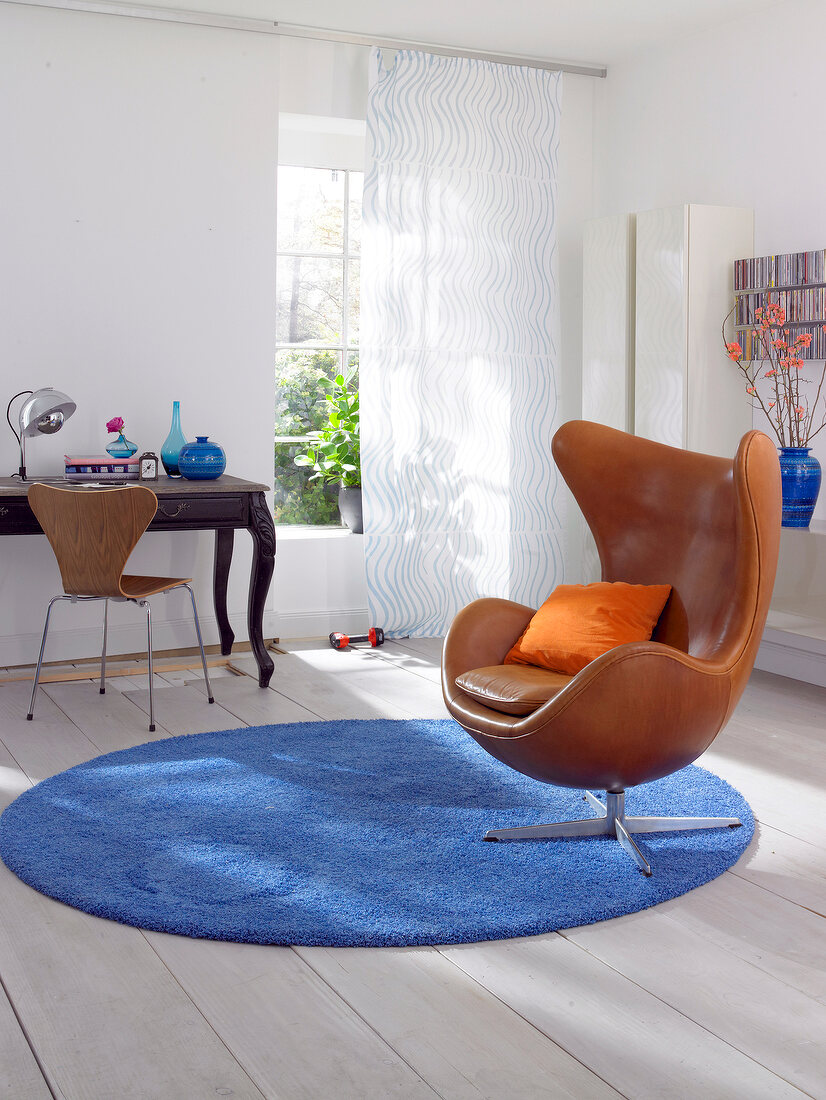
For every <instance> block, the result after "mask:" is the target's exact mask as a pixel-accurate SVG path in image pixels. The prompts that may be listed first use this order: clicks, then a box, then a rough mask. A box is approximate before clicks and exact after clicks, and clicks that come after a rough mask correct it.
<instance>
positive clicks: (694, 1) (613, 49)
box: [138, 0, 784, 65]
mask: <svg viewBox="0 0 826 1100" xmlns="http://www.w3.org/2000/svg"><path fill="white" fill-rule="evenodd" d="M138 2H143V0H138ZM147 2H148V3H150V4H152V5H153V6H155V7H170V8H189V9H191V10H200V11H209V12H221V13H222V14H225V15H235V16H240V15H243V16H249V17H252V18H257V19H271V20H276V21H278V22H282V23H298V24H302V25H305V26H313V27H324V28H328V29H332V30H343V31H350V32H356V33H360V34H368V35H369V34H374V35H378V36H383V37H393V38H408V39H413V40H416V41H419V42H426V43H431V44H434V45H437V44H438V45H450V46H459V47H465V48H468V49H478V50H488V51H493V52H496V53H517V54H525V55H529V56H532V57H544V58H552V59H555V60H564V61H582V62H588V63H592V64H608V65H610V64H612V63H616V62H617V61H620V60H622V59H624V58H627V57H629V56H630V55H632V54H634V53H636V52H638V51H640V50H642V49H648V48H651V47H653V46H656V45H657V44H658V43H666V42H668V41H669V40H673V39H676V38H683V37H685V36H687V35H691V34H694V33H696V32H698V31H703V30H706V29H709V28H713V27H715V26H719V25H720V24H722V23H726V22H729V21H730V20H736V19H741V20H743V21H744V22H745V21H746V20H747V19H748V17H749V15H750V14H751V13H753V12H755V11H759V10H762V9H765V8H770V7H774V6H776V5H777V4H778V3H779V2H784V0H147Z"/></svg>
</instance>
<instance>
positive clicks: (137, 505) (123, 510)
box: [26, 483, 214, 731]
mask: <svg viewBox="0 0 826 1100" xmlns="http://www.w3.org/2000/svg"><path fill="white" fill-rule="evenodd" d="M28 500H29V506H30V508H31V510H32V511H33V512H34V514H35V516H36V517H37V521H38V523H39V524H40V526H41V527H42V528H43V531H44V533H45V535H46V538H47V539H48V540H49V543H50V544H51V547H52V550H53V551H54V555H55V557H56V558H57V564H58V566H59V567H60V576H61V579H62V581H63V592H64V594H63V595H62V596H53V597H52V599H51V600H50V601H49V607H48V610H47V611H46V623H45V625H44V627H43V639H42V641H41V643H40V655H39V656H38V658H37V671H36V673H35V677H34V685H33V686H32V697H31V702H30V703H29V713H28V714H27V715H26V717H27V718H28V720H29V721H31V719H32V717H33V714H34V701H35V697H36V695H37V688H38V686H39V683H40V670H41V667H42V665H43V654H44V652H45V650H46V636H47V634H48V632H49V617H50V615H51V613H52V607H53V606H54V604H55V603H56V602H57V601H58V600H69V601H70V602H71V603H77V602H78V601H80V600H84V601H85V600H103V649H102V651H101V657H100V694H101V695H103V694H105V692H106V631H107V626H108V618H109V600H116V601H118V602H119V603H134V604H137V605H138V606H139V607H143V608H145V609H146V637H147V653H148V657H149V729H150V730H151V731H154V729H155V705H154V694H153V687H152V679H153V675H152V673H153V669H152V613H151V610H150V607H149V601H148V599H147V597H148V596H154V595H157V594H158V593H159V592H171V591H172V589H173V588H185V589H186V590H187V591H188V592H189V598H190V600H191V601H192V615H193V618H194V620H195V632H196V634H197V635H198V647H199V649H200V650H201V663H202V665H203V669H204V681H205V682H206V688H207V697H208V699H209V702H210V703H212V702H214V699H213V697H212V687H211V685H210V682H209V673H208V671H207V664H206V657H205V655H204V644H203V641H202V639H201V625H200V623H199V621H198V609H197V607H196V606H195V594H194V593H193V591H192V588H191V586H190V581H191V578H190V577H144V576H131V575H127V574H125V573H124V571H123V570H124V568H125V566H126V562H127V559H128V558H129V555H130V554H131V553H132V551H133V550H134V548H135V546H136V545H137V543H138V540H139V539H140V537H141V535H142V534H143V533H144V531H145V530H146V528H147V527H148V526H149V524H150V523H151V522H152V517H153V516H154V515H155V512H156V510H157V507H158V498H157V497H156V496H155V494H154V493H153V492H152V490H151V489H147V488H146V487H145V486H143V485H128V486H124V487H123V488H117V489H116V488H111V489H101V490H89V489H80V488H78V489H57V488H54V487H53V486H51V485H43V484H39V483H35V484H33V485H32V486H31V488H30V489H29V492H28Z"/></svg>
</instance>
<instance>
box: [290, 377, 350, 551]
mask: <svg viewBox="0 0 826 1100" xmlns="http://www.w3.org/2000/svg"><path fill="white" fill-rule="evenodd" d="M354 374H355V371H351V372H349V373H348V374H347V375H344V374H337V375H336V377H335V378H334V379H333V380H332V381H331V382H330V383H329V384H330V391H329V392H328V393H327V394H326V399H327V401H328V403H329V407H328V414H327V423H326V424H325V426H324V427H323V428H321V429H320V430H319V431H315V432H310V433H309V436H310V441H309V443H308V445H307V449H306V451H304V453H303V454H297V455H296V456H295V458H294V459H293V461H294V462H295V464H296V466H310V467H312V470H313V473H312V474H311V475H310V477H309V479H308V480H309V481H315V480H317V479H319V478H320V479H321V480H322V481H327V482H337V483H338V485H339V490H338V507H339V511H340V512H341V518H342V520H343V521H344V523H345V525H346V526H347V527H349V528H350V530H351V531H353V532H354V533H355V534H361V532H362V531H363V530H364V528H363V525H362V515H361V454H360V438H359V395H358V390H355V389H352V388H351V382H352V379H353V376H354Z"/></svg>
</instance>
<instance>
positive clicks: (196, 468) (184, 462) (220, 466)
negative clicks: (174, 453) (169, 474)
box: [178, 435, 227, 481]
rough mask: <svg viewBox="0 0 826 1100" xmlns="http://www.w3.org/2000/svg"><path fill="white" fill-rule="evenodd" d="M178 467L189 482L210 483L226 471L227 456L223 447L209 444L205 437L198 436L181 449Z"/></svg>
mask: <svg viewBox="0 0 826 1100" xmlns="http://www.w3.org/2000/svg"><path fill="white" fill-rule="evenodd" d="M178 467H179V469H180V471H181V474H182V475H183V477H185V478H187V480H189V481H212V480H214V479H215V478H216V477H220V476H221V474H222V473H223V472H224V470H225V469H226V467H227V456H226V455H225V454H224V448H223V447H221V446H219V445H218V444H217V443H211V442H210V441H209V439H208V437H207V436H205V435H198V436H196V437H195V442H194V443H186V444H185V445H184V446H183V447H181V453H180V455H179V456H178Z"/></svg>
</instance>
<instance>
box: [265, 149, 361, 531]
mask: <svg viewBox="0 0 826 1100" xmlns="http://www.w3.org/2000/svg"><path fill="white" fill-rule="evenodd" d="M362 180H363V173H362V172H352V171H349V170H344V169H336V170H332V171H331V170H330V169H321V168H294V167H286V166H282V167H280V168H279V169H278V245H277V247H278V273H277V286H278V302H277V328H276V341H277V345H276V347H277V350H276V362H275V522H276V523H280V524H310V525H324V526H330V525H338V524H340V522H341V519H340V516H339V512H338V503H337V500H336V496H337V489H336V487H335V486H330V485H327V486H325V485H322V484H321V483H320V482H319V481H312V482H308V480H307V479H308V477H309V475H310V473H311V472H312V471H311V470H309V469H306V468H302V467H298V466H296V465H294V463H293V458H294V457H295V455H296V454H297V453H299V452H300V451H302V450H303V449H304V448H303V446H302V444H303V443H305V442H306V441H307V438H308V436H307V433H308V432H311V431H315V430H318V429H320V428H322V427H323V426H324V424H325V423H326V420H327V402H326V401H325V399H324V395H325V393H326V391H327V385H326V383H327V382H328V381H331V380H332V379H333V378H335V376H336V375H337V374H340V373H347V371H348V370H353V369H356V370H357V368H358V323H359V255H360V244H361V194H362ZM356 381H357V379H356Z"/></svg>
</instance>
